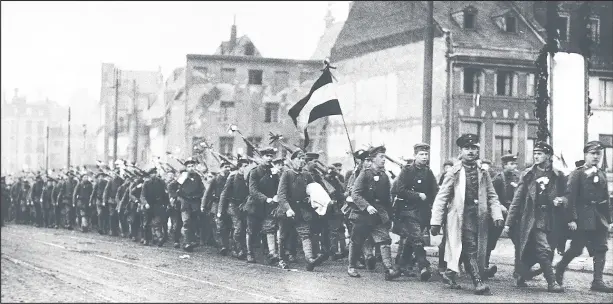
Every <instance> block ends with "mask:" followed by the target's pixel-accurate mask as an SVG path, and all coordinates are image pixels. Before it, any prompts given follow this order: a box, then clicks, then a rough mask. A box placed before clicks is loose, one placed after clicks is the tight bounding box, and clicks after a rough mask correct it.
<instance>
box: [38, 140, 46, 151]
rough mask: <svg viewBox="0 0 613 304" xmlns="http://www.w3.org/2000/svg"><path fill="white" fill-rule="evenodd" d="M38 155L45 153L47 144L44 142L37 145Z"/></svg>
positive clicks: (40, 141) (41, 141)
mask: <svg viewBox="0 0 613 304" xmlns="http://www.w3.org/2000/svg"><path fill="white" fill-rule="evenodd" d="M36 153H39V154H40V153H45V142H44V141H43V140H39V141H37V143H36Z"/></svg>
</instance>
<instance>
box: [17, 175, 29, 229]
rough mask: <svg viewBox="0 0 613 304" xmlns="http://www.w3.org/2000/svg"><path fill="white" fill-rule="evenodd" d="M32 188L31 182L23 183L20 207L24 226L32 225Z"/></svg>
mask: <svg viewBox="0 0 613 304" xmlns="http://www.w3.org/2000/svg"><path fill="white" fill-rule="evenodd" d="M31 188H32V186H31V185H30V181H29V180H27V179H26V180H25V181H23V186H22V188H21V194H20V195H19V200H20V202H19V205H20V206H21V217H22V224H26V225H28V224H30V223H31V222H30V220H31V218H30V196H29V194H30V189H31Z"/></svg>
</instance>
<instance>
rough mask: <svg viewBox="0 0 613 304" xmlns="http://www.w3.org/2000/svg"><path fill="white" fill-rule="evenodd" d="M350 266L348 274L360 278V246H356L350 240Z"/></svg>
mask: <svg viewBox="0 0 613 304" xmlns="http://www.w3.org/2000/svg"><path fill="white" fill-rule="evenodd" d="M348 249H349V268H348V269H347V274H348V275H349V276H350V277H352V278H359V277H360V274H359V273H358V271H357V267H356V266H357V263H358V256H359V255H360V250H359V246H355V245H354V244H353V242H351V241H350V242H349V248H348Z"/></svg>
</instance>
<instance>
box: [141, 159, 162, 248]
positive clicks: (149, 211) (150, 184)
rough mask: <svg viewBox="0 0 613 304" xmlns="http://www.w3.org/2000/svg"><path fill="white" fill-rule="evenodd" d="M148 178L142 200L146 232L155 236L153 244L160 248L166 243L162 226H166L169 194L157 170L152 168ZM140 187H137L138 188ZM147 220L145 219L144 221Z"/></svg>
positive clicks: (144, 184) (144, 185)
mask: <svg viewBox="0 0 613 304" xmlns="http://www.w3.org/2000/svg"><path fill="white" fill-rule="evenodd" d="M147 174H148V175H147V177H146V178H145V182H144V183H143V185H142V191H141V196H140V199H141V201H142V202H143V203H144V207H145V214H146V215H147V216H146V221H145V222H146V223H147V225H145V231H146V233H149V231H151V232H152V234H153V237H154V239H153V243H154V244H157V245H158V246H159V247H162V246H163V245H164V242H165V241H166V239H165V237H164V232H163V229H162V226H163V225H165V224H166V223H164V219H165V218H166V208H167V206H168V203H169V202H168V192H167V191H166V183H165V182H164V180H163V179H162V178H160V176H159V175H158V173H157V169H156V168H152V169H151V170H149V172H147ZM138 187H139V185H136V188H138ZM144 220H145V219H144Z"/></svg>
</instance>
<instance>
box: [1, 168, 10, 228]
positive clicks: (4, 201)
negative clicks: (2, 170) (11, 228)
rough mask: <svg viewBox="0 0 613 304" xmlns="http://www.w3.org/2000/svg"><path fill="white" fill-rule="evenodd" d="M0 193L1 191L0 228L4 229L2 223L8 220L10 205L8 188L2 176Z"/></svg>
mask: <svg viewBox="0 0 613 304" xmlns="http://www.w3.org/2000/svg"><path fill="white" fill-rule="evenodd" d="M0 191H2V193H1V194H2V196H0V200H1V201H0V205H1V206H2V214H0V221H1V222H0V226H2V227H4V221H5V220H7V219H8V212H9V208H10V204H11V193H10V189H9V186H8V185H7V184H6V178H5V177H4V176H2V177H1V180H0Z"/></svg>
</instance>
